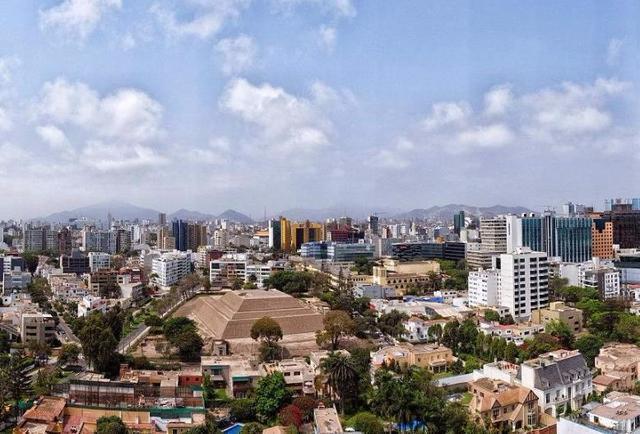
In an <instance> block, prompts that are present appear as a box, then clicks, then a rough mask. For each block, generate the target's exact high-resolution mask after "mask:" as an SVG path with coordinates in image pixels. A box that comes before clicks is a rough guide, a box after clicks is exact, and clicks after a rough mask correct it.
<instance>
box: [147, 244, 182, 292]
mask: <svg viewBox="0 0 640 434" xmlns="http://www.w3.org/2000/svg"><path fill="white" fill-rule="evenodd" d="M151 269H152V272H153V273H155V274H156V277H155V278H154V279H155V282H156V283H157V284H158V285H160V286H163V287H168V286H171V285H173V284H175V283H177V282H178V281H179V280H180V279H182V278H183V277H185V276H186V275H187V274H189V273H190V272H191V261H190V259H189V255H187V254H185V253H178V252H171V253H164V254H162V255H161V256H160V257H159V258H154V259H153V261H152V266H151Z"/></svg>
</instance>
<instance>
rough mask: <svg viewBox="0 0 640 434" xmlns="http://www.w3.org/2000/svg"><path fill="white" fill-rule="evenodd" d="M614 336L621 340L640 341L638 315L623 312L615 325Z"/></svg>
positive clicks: (639, 318) (639, 319)
mask: <svg viewBox="0 0 640 434" xmlns="http://www.w3.org/2000/svg"><path fill="white" fill-rule="evenodd" d="M615 336H616V337H617V338H618V340H620V341H621V342H629V343H640V317H638V316H637V315H633V314H629V313H623V314H621V315H620V317H619V319H618V323H617V324H616V326H615Z"/></svg>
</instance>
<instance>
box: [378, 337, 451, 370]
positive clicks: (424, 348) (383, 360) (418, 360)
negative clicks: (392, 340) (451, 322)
mask: <svg viewBox="0 0 640 434" xmlns="http://www.w3.org/2000/svg"><path fill="white" fill-rule="evenodd" d="M456 360H457V359H456V358H455V357H454V356H453V352H452V351H451V350H450V349H449V348H447V347H445V346H443V345H438V344H420V345H411V344H405V345H395V346H390V347H383V348H381V349H379V350H378V351H376V352H375V353H371V365H372V366H373V368H374V369H378V368H379V367H381V366H382V365H383V364H385V365H387V366H389V365H390V364H391V363H397V364H398V365H399V366H401V367H403V368H406V367H409V366H417V367H419V368H425V369H428V370H429V371H431V372H442V371H446V370H447V369H448V367H449V366H450V365H451V364H452V363H453V362H455V361H456Z"/></svg>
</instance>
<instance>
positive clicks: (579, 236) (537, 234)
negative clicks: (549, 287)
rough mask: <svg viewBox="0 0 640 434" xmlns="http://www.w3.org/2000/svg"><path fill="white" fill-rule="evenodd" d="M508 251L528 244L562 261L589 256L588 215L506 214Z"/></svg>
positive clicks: (589, 230)
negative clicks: (523, 215) (522, 215)
mask: <svg viewBox="0 0 640 434" xmlns="http://www.w3.org/2000/svg"><path fill="white" fill-rule="evenodd" d="M507 221H508V230H507V246H508V248H507V251H513V250H514V249H516V248H517V247H521V246H524V247H529V248H531V249H532V250H533V251H537V252H546V253H547V255H548V256H549V257H552V256H553V257H560V258H561V259H562V261H564V262H584V261H588V260H589V259H591V256H592V253H591V224H592V222H591V219H590V218H586V217H558V216H555V215H554V214H546V215H544V216H539V217H536V216H525V217H516V216H508V217H507Z"/></svg>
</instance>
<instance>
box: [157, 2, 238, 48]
mask: <svg viewBox="0 0 640 434" xmlns="http://www.w3.org/2000/svg"><path fill="white" fill-rule="evenodd" d="M187 3H188V4H189V5H191V11H190V14H189V16H190V18H189V19H186V20H181V19H180V18H179V17H178V13H177V11H176V10H173V9H171V8H170V7H168V6H167V5H166V4H165V3H161V2H159V3H156V4H154V5H153V6H152V8H151V11H152V12H153V14H154V15H155V17H156V19H157V21H158V23H159V24H160V25H161V26H162V28H163V29H164V30H165V31H166V32H167V33H168V34H169V35H172V36H176V37H185V36H193V37H197V38H200V39H208V38H210V37H212V36H215V35H216V34H218V32H220V30H221V29H222V28H223V27H224V26H225V24H227V22H228V21H230V20H235V19H237V18H238V17H239V16H240V13H241V12H242V11H243V10H244V9H246V7H247V6H248V5H249V3H250V1H249V0H190V1H188V2H187Z"/></svg>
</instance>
